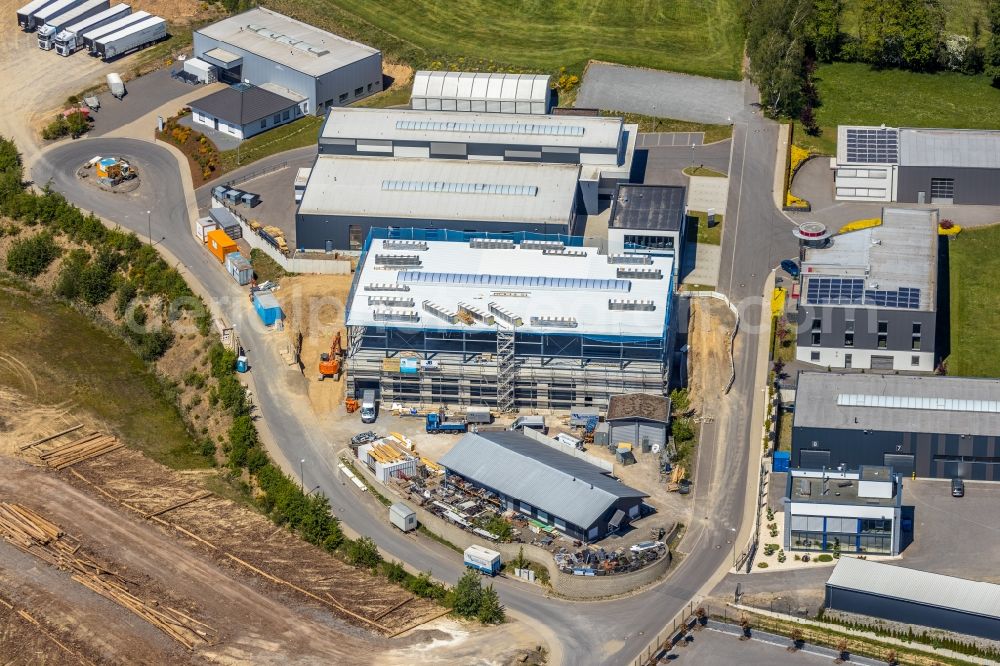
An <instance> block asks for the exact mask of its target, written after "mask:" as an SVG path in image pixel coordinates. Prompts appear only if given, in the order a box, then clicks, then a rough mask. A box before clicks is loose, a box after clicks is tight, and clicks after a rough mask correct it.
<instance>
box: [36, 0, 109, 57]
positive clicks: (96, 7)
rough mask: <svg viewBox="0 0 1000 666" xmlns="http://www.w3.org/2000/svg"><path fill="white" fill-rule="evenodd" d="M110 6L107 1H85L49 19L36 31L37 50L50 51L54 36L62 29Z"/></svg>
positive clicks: (53, 43)
mask: <svg viewBox="0 0 1000 666" xmlns="http://www.w3.org/2000/svg"><path fill="white" fill-rule="evenodd" d="M110 5H111V3H110V2H108V0H86V2H84V3H83V4H82V5H77V6H76V7H74V8H73V9H70V10H69V11H67V12H63V13H62V14H60V15H59V16H54V17H52V18H50V19H49V20H48V21H46V22H45V25H43V26H42V27H41V28H39V29H38V33H37V34H38V48H40V49H42V50H43V51H51V50H52V47H54V46H55V43H56V35H58V34H59V33H60V32H61V31H62V30H63V28H66V27H68V26H71V25H73V24H74V23H78V22H80V21H82V20H84V19H88V18H90V17H91V16H94V15H95V14H100V13H101V12H103V11H104V10H105V9H107V8H108V7H109V6H110Z"/></svg>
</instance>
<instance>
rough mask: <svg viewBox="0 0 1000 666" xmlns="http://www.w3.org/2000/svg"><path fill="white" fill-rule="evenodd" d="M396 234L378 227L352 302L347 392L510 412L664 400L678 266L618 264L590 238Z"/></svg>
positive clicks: (648, 260) (639, 261)
mask: <svg viewBox="0 0 1000 666" xmlns="http://www.w3.org/2000/svg"><path fill="white" fill-rule="evenodd" d="M388 235H390V234H389V232H388V231H386V230H382V229H375V230H373V232H372V237H371V238H370V239H369V240H368V242H367V244H366V248H365V252H364V254H363V255H362V257H361V260H360V262H359V264H358V269H357V272H356V273H355V277H354V284H353V286H352V290H351V295H350V297H349V300H348V306H347V314H346V321H347V331H348V343H349V344H348V355H349V362H348V372H347V391H348V394H349V395H352V394H353V395H360V391H362V390H364V389H376V390H378V391H379V392H380V394H381V398H382V401H383V402H384V403H393V402H398V403H402V404H410V405H425V406H429V405H441V404H448V405H489V406H491V407H496V408H498V409H500V410H501V411H512V410H514V409H515V408H539V409H569V408H571V407H574V406H576V405H581V406H592V407H598V408H601V409H604V408H606V407H607V406H608V402H609V400H610V398H611V396H613V395H617V394H621V393H636V392H638V393H651V394H659V395H663V393H664V392H665V390H666V388H667V381H668V379H669V376H670V356H671V353H670V352H671V347H672V339H673V332H672V328H671V326H672V318H671V312H672V309H671V308H672V305H673V299H674V294H673V280H672V277H671V276H672V274H673V270H672V269H673V265H672V263H673V262H672V260H671V258H669V257H647V256H640V255H619V256H608V255H606V254H601V253H600V252H599V251H598V249H597V248H593V247H583V246H582V245H581V241H582V239H580V238H564V239H562V240H557V239H556V237H548V238H545V239H543V240H532V239H529V238H525V234H511V235H509V236H507V237H506V238H489V239H487V238H477V237H474V236H476V235H470V234H464V233H462V232H444V231H443V230H435V231H434V234H433V236H435V237H437V238H450V239H452V240H426V238H428V237H430V232H428V231H425V230H420V229H414V230H395V231H393V232H392V234H391V235H392V236H394V238H391V239H388V240H386V236H388ZM477 235H478V236H481V235H482V234H477ZM399 238H407V239H418V240H398V239H399ZM407 359H409V360H407Z"/></svg>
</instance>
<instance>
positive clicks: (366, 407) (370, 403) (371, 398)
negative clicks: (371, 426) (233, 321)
mask: <svg viewBox="0 0 1000 666" xmlns="http://www.w3.org/2000/svg"><path fill="white" fill-rule="evenodd" d="M375 407H376V405H375V391H374V390H373V389H365V390H364V392H363V393H362V394H361V422H362V423H375V419H376V418H378V412H377V411H376V409H375Z"/></svg>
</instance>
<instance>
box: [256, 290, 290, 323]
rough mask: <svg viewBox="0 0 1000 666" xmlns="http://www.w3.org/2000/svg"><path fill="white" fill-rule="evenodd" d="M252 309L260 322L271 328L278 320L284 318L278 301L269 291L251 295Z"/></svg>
mask: <svg viewBox="0 0 1000 666" xmlns="http://www.w3.org/2000/svg"><path fill="white" fill-rule="evenodd" d="M253 307H254V309H255V310H256V311H257V315H258V316H260V320H261V321H262V322H264V324H265V325H266V326H273V325H274V324H275V323H276V322H278V321H279V320H280V319H282V318H284V316H285V315H284V313H282V312H281V306H280V305H278V299H277V298H275V297H274V294H272V293H271V292H269V291H258V292H255V293H254V295H253Z"/></svg>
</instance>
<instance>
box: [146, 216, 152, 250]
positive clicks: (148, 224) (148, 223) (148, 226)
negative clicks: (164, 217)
mask: <svg viewBox="0 0 1000 666" xmlns="http://www.w3.org/2000/svg"><path fill="white" fill-rule="evenodd" d="M152 213H153V211H151V210H147V211H146V238H148V239H149V246H150V247H153V222H152V218H151V215H152Z"/></svg>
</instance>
